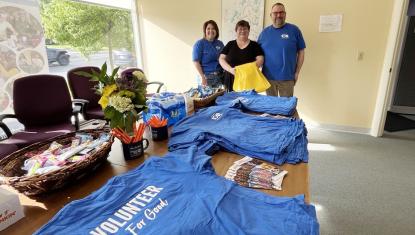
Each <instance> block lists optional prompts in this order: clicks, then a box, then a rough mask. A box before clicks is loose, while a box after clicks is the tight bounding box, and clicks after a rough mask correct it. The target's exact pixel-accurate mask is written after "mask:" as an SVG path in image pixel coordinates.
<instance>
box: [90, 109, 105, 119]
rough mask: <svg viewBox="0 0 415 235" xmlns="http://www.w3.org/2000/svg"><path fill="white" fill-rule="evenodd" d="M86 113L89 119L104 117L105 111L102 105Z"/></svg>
mask: <svg viewBox="0 0 415 235" xmlns="http://www.w3.org/2000/svg"><path fill="white" fill-rule="evenodd" d="M86 115H87V116H88V119H104V111H102V108H101V106H100V107H96V108H93V109H88V110H87V111H86Z"/></svg>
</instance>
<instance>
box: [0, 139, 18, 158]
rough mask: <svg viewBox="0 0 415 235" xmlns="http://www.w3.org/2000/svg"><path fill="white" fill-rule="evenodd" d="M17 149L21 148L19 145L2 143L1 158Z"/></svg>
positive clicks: (0, 147)
mask: <svg viewBox="0 0 415 235" xmlns="http://www.w3.org/2000/svg"><path fill="white" fill-rule="evenodd" d="M17 150H19V147H17V145H14V144H7V143H0V160H1V159H2V158H4V157H5V156H7V155H9V154H11V153H13V152H14V151H17Z"/></svg>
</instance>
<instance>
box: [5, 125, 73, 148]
mask: <svg viewBox="0 0 415 235" xmlns="http://www.w3.org/2000/svg"><path fill="white" fill-rule="evenodd" d="M72 131H75V127H74V126H73V125H72V124H71V123H66V124H60V125H53V126H47V127H36V128H26V129H25V130H24V131H21V132H18V133H16V134H14V135H12V136H11V137H10V138H8V139H6V140H4V141H2V143H6V144H14V145H17V146H18V147H19V148H23V147H26V146H28V145H31V144H34V143H37V142H41V141H44V140H46V139H49V138H52V137H56V136H59V135H63V134H66V133H69V132H72Z"/></svg>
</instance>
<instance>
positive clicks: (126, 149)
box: [122, 138, 149, 160]
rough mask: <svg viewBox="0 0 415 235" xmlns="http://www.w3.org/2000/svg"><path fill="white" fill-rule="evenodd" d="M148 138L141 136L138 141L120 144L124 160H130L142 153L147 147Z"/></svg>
mask: <svg viewBox="0 0 415 235" xmlns="http://www.w3.org/2000/svg"><path fill="white" fill-rule="evenodd" d="M144 142H145V144H143V143H144ZM148 143H149V142H148V139H145V138H143V139H142V140H140V141H137V142H135V143H131V144H124V143H123V144H122V151H123V153H124V159H125V160H132V159H136V158H139V157H141V156H143V155H144V150H146V149H147V148H148Z"/></svg>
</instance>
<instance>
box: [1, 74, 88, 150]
mask: <svg viewBox="0 0 415 235" xmlns="http://www.w3.org/2000/svg"><path fill="white" fill-rule="evenodd" d="M13 106H14V114H2V115H0V128H2V129H3V130H4V132H5V133H6V135H7V138H6V139H5V140H2V141H0V145H2V146H1V148H2V149H3V147H5V148H4V149H6V147H7V149H8V151H14V150H16V146H17V147H18V148H23V147H26V146H28V145H30V144H33V143H37V142H40V141H43V140H46V139H49V138H53V137H56V136H59V135H62V134H65V133H68V132H72V131H76V130H78V128H79V120H78V113H79V111H80V110H79V109H77V108H72V101H71V96H70V94H69V89H68V86H67V85H66V82H65V79H64V78H63V77H61V76H57V75H44V74H43V75H30V76H26V77H22V78H18V79H16V80H15V81H14V84H13ZM72 116H75V125H73V124H72V122H71V117H72ZM6 118H16V119H17V120H18V121H19V122H20V123H22V124H23V125H24V130H22V131H19V132H17V133H14V134H13V133H11V131H10V129H9V127H8V126H7V125H6V124H5V123H4V122H3V120H4V119H6ZM8 151H5V152H8Z"/></svg>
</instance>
